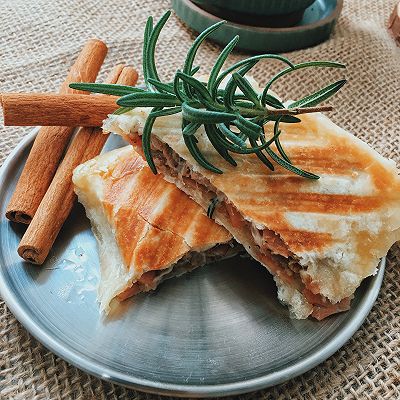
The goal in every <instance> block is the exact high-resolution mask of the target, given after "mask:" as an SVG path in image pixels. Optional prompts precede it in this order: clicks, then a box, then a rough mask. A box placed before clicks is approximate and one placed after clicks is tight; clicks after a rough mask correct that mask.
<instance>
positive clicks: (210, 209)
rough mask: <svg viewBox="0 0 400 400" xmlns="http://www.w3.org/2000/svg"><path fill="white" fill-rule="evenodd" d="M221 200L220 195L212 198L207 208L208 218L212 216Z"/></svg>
mask: <svg viewBox="0 0 400 400" xmlns="http://www.w3.org/2000/svg"><path fill="white" fill-rule="evenodd" d="M218 202H219V200H218V197H214V198H213V199H211V201H210V204H209V206H208V208H207V217H208V218H212V216H213V214H214V211H215V207H216V206H217V204H218Z"/></svg>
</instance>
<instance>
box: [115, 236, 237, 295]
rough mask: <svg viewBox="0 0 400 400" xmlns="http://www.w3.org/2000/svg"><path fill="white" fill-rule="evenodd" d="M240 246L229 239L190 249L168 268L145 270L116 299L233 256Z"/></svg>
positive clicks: (143, 290) (148, 288)
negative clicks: (210, 245) (198, 248)
mask: <svg viewBox="0 0 400 400" xmlns="http://www.w3.org/2000/svg"><path fill="white" fill-rule="evenodd" d="M240 248H241V246H240V245H238V244H236V243H235V242H234V241H233V240H231V241H230V242H228V243H223V244H217V245H216V246H214V247H212V248H210V249H208V250H206V251H204V252H196V251H191V252H189V253H187V254H186V255H185V256H184V257H182V258H181V259H180V260H179V261H178V262H177V263H176V264H175V265H173V266H172V267H170V268H167V269H162V270H156V271H148V272H145V273H144V274H143V275H142V276H141V277H140V278H139V279H138V280H137V281H136V282H134V283H133V284H132V286H131V287H129V288H128V289H125V290H124V291H123V292H122V293H120V294H119V295H118V296H117V297H118V300H120V301H122V300H125V299H127V298H128V297H131V296H134V295H135V294H137V293H140V292H147V291H149V290H154V289H155V288H156V286H157V285H158V283H160V282H161V281H164V280H166V279H170V278H173V277H176V276H179V275H182V274H184V273H185V272H189V271H191V270H192V269H195V268H197V267H200V266H202V265H206V264H210V263H213V262H215V261H217V260H222V259H225V258H230V257H233V256H234V255H236V254H237V253H238V252H240V251H241V249H240Z"/></svg>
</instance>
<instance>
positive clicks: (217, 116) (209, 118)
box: [182, 102, 236, 124]
mask: <svg viewBox="0 0 400 400" xmlns="http://www.w3.org/2000/svg"><path fill="white" fill-rule="evenodd" d="M182 115H183V118H184V119H187V120H188V121H190V122H197V123H199V124H219V123H222V122H230V121H233V120H234V119H235V118H236V115H235V114H231V113H226V112H220V111H208V110H205V109H199V108H195V107H192V106H191V105H190V104H188V103H186V102H185V103H183V104H182Z"/></svg>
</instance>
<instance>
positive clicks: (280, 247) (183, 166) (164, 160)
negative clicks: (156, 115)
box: [151, 136, 350, 319]
mask: <svg viewBox="0 0 400 400" xmlns="http://www.w3.org/2000/svg"><path fill="white" fill-rule="evenodd" d="M151 147H152V149H153V151H152V154H153V158H154V162H155V164H156V167H157V168H158V169H160V170H161V171H164V172H166V173H167V174H168V175H169V176H171V177H173V178H177V179H179V180H180V181H182V182H183V183H184V185H185V186H187V187H189V188H190V190H191V192H192V193H193V192H195V193H196V195H199V196H200V197H201V198H203V199H206V200H207V201H209V200H210V199H211V198H214V197H216V196H217V197H218V198H219V199H220V201H219V202H218V204H217V207H218V212H220V213H223V214H224V215H225V216H228V217H229V220H230V222H231V224H232V226H233V227H235V228H239V227H240V228H241V229H247V230H249V231H250V232H251V235H252V237H253V239H254V242H255V243H256V244H257V246H258V247H259V248H260V251H261V252H262V253H264V254H266V253H268V252H270V253H272V254H274V255H277V256H278V257H283V258H285V259H286V261H285V267H286V268H287V269H289V270H290V271H289V275H291V276H297V278H298V279H299V281H300V282H301V283H302V286H303V289H302V293H303V295H304V296H305V297H306V299H307V301H308V302H309V303H310V304H312V305H313V306H314V311H313V313H312V315H313V316H314V317H315V318H317V319H323V318H325V317H327V316H328V315H331V314H334V313H337V312H340V311H345V310H347V309H349V307H350V298H345V299H343V300H342V301H341V302H339V303H336V304H332V303H331V302H330V301H329V300H328V299H327V298H326V297H325V296H322V295H321V294H318V293H315V287H313V286H312V285H311V283H310V282H309V281H308V280H303V278H302V276H301V274H300V271H301V270H302V269H304V267H302V266H301V265H300V264H299V263H298V262H297V261H296V259H295V258H293V254H292V253H291V252H290V250H289V249H288V247H287V245H286V243H285V242H284V241H283V240H282V238H281V237H280V236H279V235H278V234H276V233H275V232H274V231H272V230H270V229H262V230H261V229H258V228H257V227H256V226H255V225H253V224H251V223H250V222H249V221H246V220H245V219H244V218H243V216H242V215H241V214H240V213H239V211H238V210H237V209H236V208H235V207H234V206H233V205H232V204H230V203H229V202H227V201H226V199H224V197H225V196H224V195H223V194H222V193H218V191H217V189H216V188H215V187H213V185H212V184H211V183H210V182H209V181H208V179H206V178H205V177H203V176H202V175H200V174H199V173H197V172H195V171H192V170H191V169H190V168H189V166H188V165H187V163H186V161H185V160H184V159H182V158H181V157H179V155H178V154H176V153H175V152H174V151H173V150H172V149H171V148H170V147H169V146H168V145H167V144H165V143H163V142H161V141H160V140H159V139H158V138H156V137H154V136H153V138H152V142H151Z"/></svg>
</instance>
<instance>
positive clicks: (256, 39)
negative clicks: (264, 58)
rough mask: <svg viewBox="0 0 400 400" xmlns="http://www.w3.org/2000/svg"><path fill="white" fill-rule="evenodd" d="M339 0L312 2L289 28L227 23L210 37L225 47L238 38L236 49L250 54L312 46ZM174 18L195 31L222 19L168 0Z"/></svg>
mask: <svg viewBox="0 0 400 400" xmlns="http://www.w3.org/2000/svg"><path fill="white" fill-rule="evenodd" d="M342 6H343V0H316V1H315V2H314V3H313V4H312V5H311V6H310V7H308V8H307V9H306V11H305V12H304V15H303V18H302V19H301V20H300V22H298V23H297V24H296V25H295V26H292V27H289V28H265V27H256V26H250V25H242V24H238V23H234V22H230V21H228V22H227V23H226V24H225V25H223V26H222V27H220V28H219V29H217V30H216V31H215V32H214V33H213V34H212V35H211V36H210V38H211V39H212V40H215V41H216V42H218V43H220V44H223V45H225V44H227V43H228V42H229V41H230V40H231V39H232V38H233V37H234V36H235V35H239V36H240V39H239V43H238V45H237V48H238V49H242V50H246V51H250V52H256V53H260V52H276V53H280V52H287V51H292V50H296V49H302V48H305V47H310V46H314V45H316V44H318V43H321V42H323V41H324V40H326V39H327V38H328V37H329V35H330V33H331V31H332V28H333V26H334V25H335V22H336V19H337V18H338V17H339V15H340V12H341V10H342ZM172 7H173V9H174V10H175V12H176V13H177V15H178V16H179V17H180V18H181V19H182V20H183V21H184V22H186V23H187V24H188V25H189V26H190V27H191V28H193V29H194V30H195V31H197V32H202V31H203V30H204V29H206V28H208V27H209V26H210V25H212V24H215V23H216V22H219V21H221V20H222V19H221V18H219V17H217V16H215V15H213V14H211V13H209V12H207V11H205V10H203V9H202V8H200V7H199V6H197V5H196V4H194V3H192V2H191V1H190V0H172Z"/></svg>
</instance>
